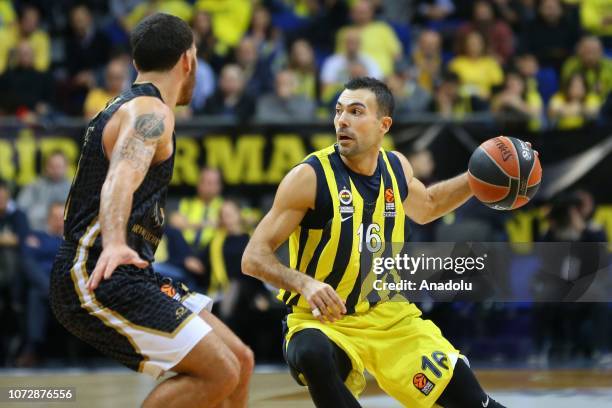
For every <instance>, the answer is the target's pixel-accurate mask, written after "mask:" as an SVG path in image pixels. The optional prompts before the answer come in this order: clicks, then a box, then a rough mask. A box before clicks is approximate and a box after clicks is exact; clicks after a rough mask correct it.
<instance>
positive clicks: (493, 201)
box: [468, 170, 511, 204]
mask: <svg viewBox="0 0 612 408" xmlns="http://www.w3.org/2000/svg"><path fill="white" fill-rule="evenodd" d="M468 174H469V176H470V177H472V178H473V179H474V180H476V181H478V182H479V183H482V184H486V185H488V186H491V187H497V188H508V192H507V193H506V196H505V197H503V198H502V199H500V200H492V201H486V200H483V199H481V198H478V200H479V201H481V202H483V203H486V204H493V203H498V202H500V201H502V200H504V199H505V198H506V197H507V196H508V194H510V187H511V180H510V179H508V185H507V186H500V185H497V184H492V183H488V182H486V181H484V180H482V179H481V178H479V177H476V176H475V175H473V174H472V173H471V172H470V171H469V170H468Z"/></svg>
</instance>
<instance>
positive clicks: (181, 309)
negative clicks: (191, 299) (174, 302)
mask: <svg viewBox="0 0 612 408" xmlns="http://www.w3.org/2000/svg"><path fill="white" fill-rule="evenodd" d="M185 313H187V308H186V307H184V306H180V307H179V308H178V309H176V312H174V314H175V315H176V320H178V319H180V318H181V317H183V316H185Z"/></svg>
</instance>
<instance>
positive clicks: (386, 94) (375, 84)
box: [344, 77, 395, 116]
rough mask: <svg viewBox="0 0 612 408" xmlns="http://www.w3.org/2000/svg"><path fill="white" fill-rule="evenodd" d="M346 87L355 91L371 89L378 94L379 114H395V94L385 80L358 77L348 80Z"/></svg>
mask: <svg viewBox="0 0 612 408" xmlns="http://www.w3.org/2000/svg"><path fill="white" fill-rule="evenodd" d="M344 89H350V90H351V91H354V90H356V89H369V90H370V91H372V92H373V93H374V95H375V96H376V103H377V104H378V115H379V116H391V115H393V110H394V109H395V100H394V99H393V94H392V93H391V91H390V90H389V88H388V87H387V85H386V84H385V83H384V82H382V81H379V80H378V79H376V78H370V77H357V78H353V79H351V80H350V81H348V82H347V83H346V84H345V85H344Z"/></svg>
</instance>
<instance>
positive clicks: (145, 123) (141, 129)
mask: <svg viewBox="0 0 612 408" xmlns="http://www.w3.org/2000/svg"><path fill="white" fill-rule="evenodd" d="M134 129H135V130H136V136H138V137H139V138H142V139H143V140H151V139H157V138H159V137H160V136H161V135H162V134H163V133H164V115H160V114H157V113H145V114H142V115H140V116H138V117H137V118H136V121H135V122H134Z"/></svg>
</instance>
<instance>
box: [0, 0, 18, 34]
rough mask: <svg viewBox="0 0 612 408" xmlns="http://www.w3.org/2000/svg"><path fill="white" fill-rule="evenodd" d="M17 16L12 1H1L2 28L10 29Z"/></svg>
mask: <svg viewBox="0 0 612 408" xmlns="http://www.w3.org/2000/svg"><path fill="white" fill-rule="evenodd" d="M15 20H16V15H15V9H14V8H13V2H12V1H11V0H0V27H3V28H6V27H10V26H11V25H13V24H14V23H15Z"/></svg>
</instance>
